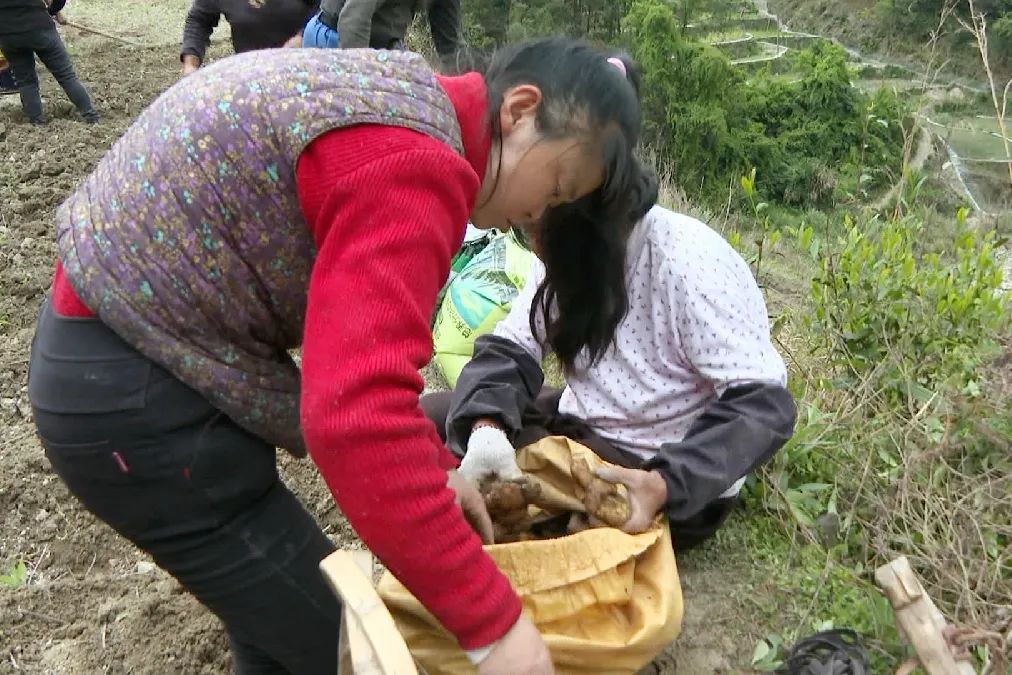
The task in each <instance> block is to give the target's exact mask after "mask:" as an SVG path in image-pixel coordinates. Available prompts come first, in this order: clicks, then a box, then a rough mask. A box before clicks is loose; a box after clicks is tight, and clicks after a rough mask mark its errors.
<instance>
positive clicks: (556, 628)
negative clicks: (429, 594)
mask: <svg viewBox="0 0 1012 675" xmlns="http://www.w3.org/2000/svg"><path fill="white" fill-rule="evenodd" d="M579 457H583V458H585V459H586V460H587V462H588V463H589V464H590V466H591V468H592V469H594V468H597V467H599V466H605V465H606V463H605V462H604V461H603V460H601V459H600V458H598V457H597V455H595V454H594V453H593V452H592V451H591V450H589V449H588V448H586V447H584V446H582V445H580V444H579V443H576V442H574V441H571V440H569V439H567V438H561V437H551V438H546V439H544V440H542V441H539V442H538V443H535V444H533V445H530V446H528V447H526V448H523V449H522V450H520V451H519V452H518V453H517V463H518V464H519V465H520V468H521V469H523V470H524V471H525V472H527V473H531V474H533V475H536V476H538V477H539V478H540V479H542V480H543V481H546V482H549V483H551V484H553V485H554V486H555V487H557V488H559V489H560V490H563V491H564V492H566V493H568V494H576V487H575V482H574V480H573V478H572V475H571V474H570V471H569V467H570V465H571V461H572V459H573V458H579ZM485 550H486V551H488V553H489V555H491V556H492V558H493V559H494V560H495V562H496V564H497V565H498V566H499V569H501V570H502V571H503V573H504V574H505V575H506V576H507V577H508V578H509V580H510V581H511V582H512V584H513V588H514V589H515V590H516V591H517V594H518V595H519V596H520V598H521V600H522V601H523V605H524V611H525V612H526V613H527V615H528V616H529V617H530V618H531V619H532V620H533V621H534V623H535V624H536V625H537V627H538V629H539V630H540V631H541V634H542V635H543V636H544V638H545V642H546V643H547V644H548V649H549V650H550V651H551V653H552V660H553V661H554V663H555V668H556V672H557V673H559V674H560V675H565V674H568V673H572V674H576V673H581V674H589V673H594V674H595V675H611V674H614V675H619V674H628V673H635V672H636V671H637V670H639V669H640V668H642V667H643V666H645V665H646V664H648V663H650V662H651V661H652V660H653V659H654V657H656V656H657V654H658V653H659V652H660V651H661V650H662V649H664V647H666V646H667V645H668V644H669V643H670V642H671V641H672V640H674V639H675V638H676V637H677V636H678V633H679V631H680V629H681V624H682V589H681V584H680V583H679V580H678V568H677V567H676V565H675V554H674V551H673V549H672V547H671V533H670V532H669V530H668V525H667V520H666V519H662V518H658V520H657V522H655V524H654V525H653V527H652V528H651V529H649V530H648V531H646V532H644V533H642V534H637V535H630V534H626V533H624V532H622V531H621V530H617V529H614V528H595V529H591V530H585V531H583V532H579V533H577V534H573V535H569V536H566V537H560V538H558V539H544V540H540V541H523V542H517V543H511V544H497V545H493V546H486V547H485ZM377 590H378V591H379V594H380V597H381V598H383V602H384V603H386V605H387V607H388V608H389V609H390V612H391V613H392V614H393V617H394V621H395V622H396V623H397V627H398V629H399V630H400V632H401V634H402V635H403V636H404V640H405V641H406V642H407V644H408V648H409V649H410V650H411V654H412V656H414V658H415V659H416V661H417V662H418V664H419V665H420V666H421V667H423V668H424V669H425V672H426V673H428V674H429V675H444V674H445V675H456V674H458V673H459V674H464V673H474V672H475V668H474V667H473V666H472V665H471V664H470V662H468V660H467V657H466V656H465V655H464V653H463V652H462V651H461V649H460V647H459V646H458V645H457V642H456V640H455V639H454V638H453V637H452V636H451V635H450V634H449V633H447V632H446V631H445V630H444V629H443V628H442V626H440V624H439V622H438V621H436V619H435V618H434V617H433V616H432V615H431V614H429V612H428V611H426V609H425V608H424V607H422V605H421V603H419V602H418V601H417V600H415V598H414V596H412V595H411V594H410V593H409V592H408V591H407V589H405V588H404V586H402V585H401V583H400V582H399V581H397V579H395V578H394V576H393V575H392V574H390V573H389V572H387V573H386V574H384V576H383V578H382V579H381V580H380V583H379V585H378V587H377Z"/></svg>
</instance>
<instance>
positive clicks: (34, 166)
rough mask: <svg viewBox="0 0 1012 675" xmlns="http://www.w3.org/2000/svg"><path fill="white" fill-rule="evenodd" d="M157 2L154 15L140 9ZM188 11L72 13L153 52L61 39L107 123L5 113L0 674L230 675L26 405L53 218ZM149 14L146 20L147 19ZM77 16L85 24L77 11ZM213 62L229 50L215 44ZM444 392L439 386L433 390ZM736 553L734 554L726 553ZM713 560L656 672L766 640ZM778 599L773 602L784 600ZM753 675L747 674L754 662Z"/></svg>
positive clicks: (74, 33)
mask: <svg viewBox="0 0 1012 675" xmlns="http://www.w3.org/2000/svg"><path fill="white" fill-rule="evenodd" d="M142 4H143V5H147V9H140V10H133V9H131V7H138V6H140V5H142ZM186 4H187V3H186V2H185V0H171V1H170V0H162V2H155V3H153V4H149V3H132V2H129V1H128V0H95V1H94V2H89V3H79V5H80V9H76V8H75V5H74V4H73V3H71V6H70V9H69V10H68V11H67V15H68V18H70V19H71V20H72V21H80V22H81V23H84V24H86V25H90V26H92V27H95V28H101V29H103V30H106V31H110V32H118V33H119V34H120V35H124V36H127V37H129V38H130V39H132V40H136V41H142V42H145V43H146V44H151V45H154V46H151V47H146V48H135V47H131V46H128V45H124V44H121V43H119V42H116V41H113V40H109V39H107V38H104V37H100V36H96V35H93V34H89V33H84V32H80V31H78V30H76V29H73V28H65V29H61V31H62V33H63V35H64V38H65V40H66V42H67V43H68V46H69V47H70V49H71V53H72V56H73V57H74V60H75V66H76V68H77V70H78V72H79V74H80V75H81V76H82V78H83V80H84V81H85V83H86V85H87V86H88V87H89V89H90V91H91V93H92V95H93V97H94V98H95V101H96V107H97V109H98V110H99V111H100V114H101V115H102V121H101V123H100V124H99V125H97V126H87V125H84V124H82V123H81V122H79V121H78V119H77V116H76V113H75V112H74V110H73V108H72V107H71V105H70V103H69V102H68V101H67V100H66V99H65V97H64V96H63V95H62V92H61V91H60V90H59V88H58V87H57V86H56V84H55V82H54V81H53V80H52V78H51V77H49V76H48V74H46V75H44V76H43V96H44V99H45V110H46V115H47V116H48V117H49V118H50V119H51V120H52V121H51V123H50V124H49V125H48V126H46V127H42V128H36V127H32V126H30V125H28V124H27V123H25V118H24V116H23V115H22V113H21V111H20V107H19V105H18V103H17V97H4V98H3V99H2V100H0V158H2V160H0V207H2V211H0V466H2V469H0V513H2V514H3V516H2V520H0V574H3V573H5V572H7V571H8V570H10V569H11V567H12V566H13V565H15V564H16V563H17V562H18V561H23V562H24V563H25V565H26V566H27V569H28V578H27V580H26V583H25V584H24V585H22V586H20V587H18V588H6V587H3V586H0V673H7V672H19V673H20V672H26V673H43V672H52V673H98V672H110V673H174V672H179V673H222V672H227V670H228V667H229V657H228V650H227V646H226V641H225V639H224V635H223V632H222V630H221V628H220V626H219V624H218V622H217V620H216V619H215V618H214V617H213V616H212V615H210V614H209V613H208V612H207V611H205V610H204V609H203V608H202V607H201V606H200V605H199V604H198V603H197V602H196V601H194V600H193V599H192V598H190V597H189V596H188V595H187V594H185V593H184V592H182V590H181V588H180V587H179V586H178V584H177V583H176V582H175V581H174V580H173V579H172V578H171V577H169V576H168V575H166V574H165V573H163V572H162V571H161V570H159V569H157V568H155V567H154V566H153V564H152V563H151V562H150V561H149V560H148V558H147V557H146V556H145V555H143V554H141V553H139V552H138V551H136V550H135V549H134V548H133V547H132V546H130V545H129V544H127V543H126V542H125V541H123V540H122V539H120V538H119V537H118V536H116V535H115V534H114V533H113V532H112V531H111V530H110V529H108V528H107V527H105V526H104V525H102V524H101V523H99V522H97V521H96V520H95V519H94V518H92V517H91V516H90V515H89V514H88V513H86V512H84V511H83V510H82V509H80V508H79V507H78V506H77V504H76V502H75V500H74V499H73V498H71V497H70V496H69V495H68V493H67V491H66V490H65V488H64V487H63V485H62V484H61V483H60V482H59V481H58V480H57V479H56V478H55V476H54V475H53V474H52V473H51V471H50V468H49V465H48V462H47V461H46V459H45V457H44V456H43V453H42V450H41V448H40V447H39V445H38V443H37V441H36V440H35V437H34V428H33V426H32V423H31V418H30V410H29V406H28V402H27V395H26V384H25V382H26V375H27V362H28V351H29V344H30V341H31V336H32V330H33V323H34V320H35V316H36V312H37V310H38V306H39V304H40V302H41V301H42V299H43V297H44V294H45V293H46V291H47V289H48V286H49V282H50V277H51V273H52V264H53V260H54V248H55V247H54V243H53V237H54V233H53V218H52V217H53V213H54V210H55V208H56V207H57V206H58V205H59V203H60V202H61V201H62V200H63V199H64V198H65V197H66V196H67V195H68V194H69V193H70V191H71V190H72V189H73V188H74V186H75V185H76V183H77V182H78V181H79V180H80V179H81V178H82V177H83V176H84V175H86V173H87V172H88V171H89V170H90V169H91V167H92V166H94V164H95V163H96V162H97V161H98V159H99V158H100V157H101V155H102V154H103V152H104V151H105V150H106V149H107V148H108V146H109V145H110V144H111V143H112V142H113V141H114V140H115V139H116V138H117V137H118V136H119V135H120V134H121V133H122V131H123V130H124V129H125V128H126V127H127V126H128V125H129V124H130V122H131V120H132V119H133V118H134V117H135V116H136V115H137V113H138V112H140V110H142V109H143V107H144V106H146V105H147V104H148V103H149V102H150V101H151V100H152V99H153V98H154V97H155V96H156V95H157V94H158V93H159V92H160V91H162V90H163V89H164V88H166V87H167V86H168V85H170V84H171V83H172V82H173V81H174V80H175V78H176V76H177V71H178V62H177V61H176V51H175V49H176V47H175V44H176V36H178V35H179V32H180V27H181V25H182V16H183V14H184V12H185V6H186ZM138 11H139V12H142V13H144V14H143V15H141V16H136V15H135V14H136V12H138ZM75 12H76V13H75ZM216 38H217V40H216V44H217V46H216V47H214V53H216V54H224V53H226V49H225V47H224V45H223V44H222V42H221V38H220V36H219V35H217V34H216ZM428 381H430V382H432V386H433V387H438V386H440V385H439V384H438V383H437V382H436V378H428ZM281 461H282V465H283V474H284V477H285V480H286V482H287V483H288V484H289V485H290V486H292V488H293V489H294V490H295V492H296V493H297V494H298V495H299V496H300V497H301V498H302V500H303V501H304V503H305V504H306V506H307V507H308V508H309V509H310V511H311V512H312V513H314V514H315V515H316V516H317V518H318V519H319V521H320V522H321V524H322V525H323V527H324V528H325V529H326V531H327V532H328V534H329V535H330V536H331V537H332V538H333V539H334V541H335V542H336V543H337V544H338V545H339V546H351V547H355V546H360V544H359V543H358V542H357V540H356V539H355V536H354V534H353V533H352V532H351V531H350V529H349V527H348V526H347V524H346V522H345V521H344V519H343V518H342V516H341V515H340V513H339V511H338V510H337V509H336V507H335V506H334V503H333V500H332V499H331V497H330V494H329V493H328V492H327V490H326V488H325V487H324V486H323V484H322V482H321V481H320V480H319V478H318V476H317V474H316V471H315V468H314V467H313V465H312V464H311V463H310V462H308V461H304V462H295V461H289V460H287V459H282V460H281ZM717 546H718V547H719V546H727V544H719V543H718V544H717ZM715 556H716V557H720V556H722V553H721V551H720V550H719V548H718V549H716V550H715V549H714V548H712V547H711V548H710V549H706V550H704V551H703V552H702V553H700V554H697V555H696V556H694V557H689V558H688V559H687V560H682V561H680V564H681V565H682V566H683V584H684V586H685V591H686V602H687V616H686V622H685V629H684V632H683V638H682V640H681V641H680V643H679V644H678V645H675V646H674V647H673V648H672V649H671V650H669V652H666V653H665V654H663V655H662V656H661V657H660V658H659V659H658V661H657V662H656V664H655V665H654V666H652V667H650V668H648V669H647V671H645V672H649V673H673V672H675V663H676V661H677V663H678V666H679V667H678V672H681V673H689V674H696V673H712V672H740V670H739V669H738V668H737V667H736V665H737V664H739V663H742V662H743V661H745V659H747V655H748V654H750V653H751V648H752V645H754V638H755V636H756V633H757V627H756V626H754V625H749V624H748V621H747V620H746V619H744V616H745V614H744V613H743V612H742V611H741V605H740V602H741V601H740V600H737V599H735V598H741V597H744V596H745V595H746V594H747V593H751V592H754V589H753V590H752V591H749V590H748V579H749V576H750V575H749V573H748V569H747V562H745V561H741V563H740V566H739V567H738V568H737V569H736V568H735V566H734V565H730V566H729V565H723V566H721V569H719V571H718V570H717V569H714V567H716V566H714V565H713V564H712V563H710V562H709V561H710V560H712V559H713V558H714V557H715ZM771 590H772V589H771ZM745 662H747V661H745Z"/></svg>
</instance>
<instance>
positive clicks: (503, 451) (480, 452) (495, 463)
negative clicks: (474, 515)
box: [459, 422, 523, 485]
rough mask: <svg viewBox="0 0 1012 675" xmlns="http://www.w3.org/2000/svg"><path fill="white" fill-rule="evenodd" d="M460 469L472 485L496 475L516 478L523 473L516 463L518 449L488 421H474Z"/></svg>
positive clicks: (520, 476)
mask: <svg viewBox="0 0 1012 675" xmlns="http://www.w3.org/2000/svg"><path fill="white" fill-rule="evenodd" d="M459 471H460V473H461V475H462V476H464V478H466V479H467V480H469V481H470V482H471V483H472V484H473V485H479V484H480V483H482V482H483V481H487V480H492V479H496V478H498V479H499V480H517V479H520V478H522V477H523V474H522V473H521V472H520V467H519V466H517V453H516V450H515V449H514V448H513V445H512V444H511V443H510V441H509V438H507V437H506V433H505V432H504V431H503V430H502V429H501V428H499V427H498V426H493V425H492V424H490V423H486V422H482V423H480V424H479V423H475V428H474V429H473V430H472V431H471V437H470V438H468V440H467V451H466V454H465V455H464V459H463V460H462V461H461V462H460V468H459Z"/></svg>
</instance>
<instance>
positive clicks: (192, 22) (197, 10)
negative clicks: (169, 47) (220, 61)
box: [179, 0, 221, 62]
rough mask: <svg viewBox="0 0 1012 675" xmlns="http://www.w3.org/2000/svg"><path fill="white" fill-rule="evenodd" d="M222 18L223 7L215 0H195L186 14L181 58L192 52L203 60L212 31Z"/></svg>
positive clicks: (180, 51)
mask: <svg viewBox="0 0 1012 675" xmlns="http://www.w3.org/2000/svg"><path fill="white" fill-rule="evenodd" d="M219 19H221V9H220V7H219V6H218V3H217V2H215V0H193V6H192V7H190V11H189V12H187V14H186V23H185V24H184V25H183V46H182V48H181V49H180V50H179V58H180V60H182V58H183V56H185V55H187V54H192V55H193V56H196V57H197V58H198V59H200V60H201V62H203V61H204V53H205V52H206V51H207V45H208V44H209V43H210V41H211V32H212V31H213V30H214V29H215V28H216V27H217V25H218V21H219Z"/></svg>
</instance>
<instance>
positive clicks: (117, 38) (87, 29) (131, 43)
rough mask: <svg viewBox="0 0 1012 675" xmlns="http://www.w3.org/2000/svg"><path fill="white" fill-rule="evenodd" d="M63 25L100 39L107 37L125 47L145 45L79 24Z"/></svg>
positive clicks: (67, 23) (65, 22) (70, 22)
mask: <svg viewBox="0 0 1012 675" xmlns="http://www.w3.org/2000/svg"><path fill="white" fill-rule="evenodd" d="M64 25H65V26H71V27H72V28H76V29H77V30H83V31H84V32H85V33H94V34H95V35H101V36H102V37H107V38H109V39H110V40H117V41H119V42H122V43H123V44H125V45H130V46H131V47H144V46H145V45H142V44H141V43H139V42H134V41H133V40H128V39H126V38H124V37H120V36H119V35H113V34H112V33H106V32H105V31H102V30H98V29H97V28H89V27H88V26H82V25H81V24H79V23H75V22H74V21H64Z"/></svg>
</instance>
